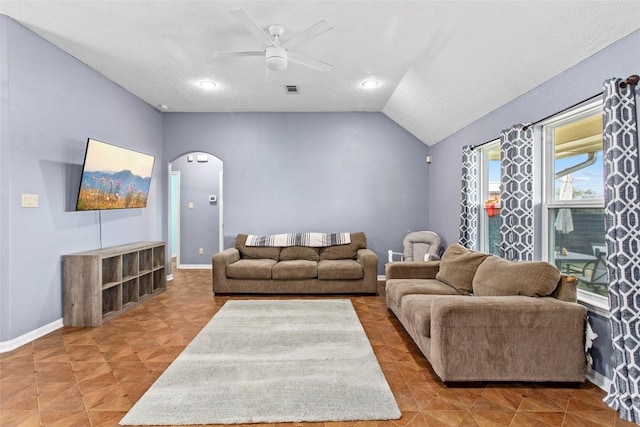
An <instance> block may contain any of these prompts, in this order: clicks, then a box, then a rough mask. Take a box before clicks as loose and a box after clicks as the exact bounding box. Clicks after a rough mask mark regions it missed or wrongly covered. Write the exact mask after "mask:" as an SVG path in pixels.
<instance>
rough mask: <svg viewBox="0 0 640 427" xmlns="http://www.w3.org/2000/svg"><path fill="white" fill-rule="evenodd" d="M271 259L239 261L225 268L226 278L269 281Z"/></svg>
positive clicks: (272, 263) (273, 261)
mask: <svg viewBox="0 0 640 427" xmlns="http://www.w3.org/2000/svg"><path fill="white" fill-rule="evenodd" d="M276 262H277V261H275V260H273V259H241V260H239V261H236V262H234V263H231V264H229V265H228V266H227V277H230V278H232V279H271V268H273V266H274V265H275V264H276Z"/></svg>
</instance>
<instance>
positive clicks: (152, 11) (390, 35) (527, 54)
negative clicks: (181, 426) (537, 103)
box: [0, 0, 640, 145]
mask: <svg viewBox="0 0 640 427" xmlns="http://www.w3.org/2000/svg"><path fill="white" fill-rule="evenodd" d="M236 8H243V9H244V11H245V12H246V13H247V14H248V15H249V16H250V17H251V18H252V19H253V20H254V21H255V22H256V23H257V24H258V25H259V26H260V27H261V28H262V29H263V30H264V31H268V27H269V26H270V25H272V24H279V25H281V26H282V27H283V28H284V31H285V32H284V34H283V36H282V39H283V40H285V39H286V38H288V37H290V36H292V35H295V34H296V33H298V32H300V31H303V30H305V29H306V28H308V27H310V26H311V25H313V24H315V23H316V22H318V21H320V20H326V21H327V22H328V23H329V24H330V25H331V26H332V27H333V29H332V30H330V31H328V32H326V33H324V34H321V35H319V36H318V37H314V38H311V39H309V40H306V41H305V42H303V43H300V44H298V45H296V46H295V47H293V48H291V50H292V51H296V52H298V53H299V54H302V55H304V56H307V57H311V58H313V59H317V60H320V61H322V62H326V63H329V64H332V65H333V66H334V67H333V69H332V70H331V71H317V70H314V69H310V68H306V67H303V66H300V65H298V64H296V63H291V62H290V63H289V65H288V67H287V69H286V70H285V71H279V72H272V73H271V74H272V75H271V77H270V78H271V80H272V81H269V82H265V79H264V76H265V63H264V57H257V56H256V57H226V56H225V57H217V56H216V55H214V53H215V52H220V51H239V50H254V51H255V50H264V49H265V47H266V46H267V45H266V44H265V41H266V40H264V39H263V40H261V39H260V38H258V37H256V36H255V35H254V34H252V33H251V32H250V31H248V30H247V27H246V26H244V25H243V24H242V23H241V22H240V21H239V20H238V19H236V17H235V16H234V15H232V14H231V13H230V10H232V9H236ZM0 13H3V14H5V15H8V16H10V17H12V18H13V19H15V20H16V21H18V22H20V23H22V24H23V25H25V26H26V27H28V28H30V29H31V30H33V31H34V32H36V33H37V34H39V35H41V36H42V37H44V38H45V39H47V40H49V41H50V42H51V43H53V44H54V45H56V46H58V47H60V48H61V49H63V50H64V51H66V52H68V53H69V54H71V55H73V56H74V57H76V58H77V59H79V60H80V61H82V62H84V63H86V64H87V65H88V66H90V67H92V68H93V69H95V70H96V71H98V72H99V73H101V74H103V75H105V76H106V77H108V78H109V79H111V80H113V81H114V82H116V83H118V84H119V85H120V86H122V87H124V88H125V89H127V90H128V91H130V92H131V93H133V94H135V95H136V96H138V97H140V98H141V99H143V100H144V101H146V102H148V103H149V104H150V105H152V106H154V107H156V108H159V109H160V106H161V105H164V106H166V111H169V112H176V111H181V112H244V111H251V112H260V111H276V112H285V111H286V112H291V111H293V112H295V111H320V112H328V111H377V112H379V111H381V112H383V113H384V114H386V115H387V116H388V117H390V118H391V119H392V120H394V121H396V122H397V123H398V124H399V125H401V126H402V127H404V128H405V129H407V130H408V131H409V132H411V133H412V134H414V135H415V136H416V137H418V138H419V139H420V140H421V141H423V142H424V143H425V144H427V145H431V144H434V143H436V142H438V141H440V140H442V139H443V138H445V137H447V136H449V135H451V134H452V133H454V132H456V131H457V130H459V129H461V128H462V127H464V126H466V125H467V124H469V123H471V122H473V121H475V120H477V119H479V118H480V117H482V116H484V115H485V114H487V113H489V112H490V111H492V110H494V109H496V108H498V107H500V106H501V105H504V104H505V103H507V102H509V101H510V100H512V99H514V98H516V97H518V96H520V95H522V94H523V93H525V92H527V91H529V90H531V89H533V88H535V87H536V86H538V85H540V84H541V83H543V82H545V81H546V80H548V79H550V78H552V77H553V76H555V75H557V74H559V73H561V72H563V71H564V70H566V69H568V68H570V67H572V66H573V65H575V64H577V63H578V62H580V61H582V60H584V59H585V58H587V57H589V56H590V55H592V54H594V53H596V52H597V51H599V50H601V49H603V48H605V47H606V46H608V45H610V44H611V43H613V42H615V41H617V40H619V39H621V38H622V37H624V36H626V35H628V34H630V33H631V32H633V31H635V30H637V29H639V28H640V18H639V17H640V1H487V2H485V1H186V0H180V1H171V0H151V1H132V0H120V1H104V0H92V1H86V0H85V1H58V0H45V1H25V0H19V1H13V0H2V1H1V2H0ZM44 72H46V70H45V71H44ZM366 79H375V80H377V81H378V82H379V85H378V86H377V87H376V88H373V89H366V88H364V87H363V86H362V82H363V81H364V80H366ZM203 80H209V81H213V82H215V84H216V87H215V88H214V89H205V88H203V87H201V86H200V84H199V83H200V82H201V81H203ZM285 85H296V86H297V87H298V93H296V94H288V93H287V92H286V91H285V88H284V87H285Z"/></svg>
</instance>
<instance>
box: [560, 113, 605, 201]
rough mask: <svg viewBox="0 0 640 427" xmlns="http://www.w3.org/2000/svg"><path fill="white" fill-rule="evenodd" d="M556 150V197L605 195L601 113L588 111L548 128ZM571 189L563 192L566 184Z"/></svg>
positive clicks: (578, 197)
mask: <svg viewBox="0 0 640 427" xmlns="http://www.w3.org/2000/svg"><path fill="white" fill-rule="evenodd" d="M549 132H550V136H551V138H552V141H553V153H554V165H553V166H554V171H555V172H554V173H555V179H554V188H553V193H552V198H553V199H554V200H592V199H602V198H603V178H602V113H601V112H596V113H593V112H591V113H585V114H582V115H579V116H577V117H576V118H575V119H570V120H565V121H564V122H563V123H561V124H558V125H556V126H552V127H550V129H549ZM567 185H569V186H570V191H569V192H566V191H563V190H564V189H566V186H567Z"/></svg>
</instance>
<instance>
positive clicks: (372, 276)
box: [356, 248, 378, 294]
mask: <svg viewBox="0 0 640 427" xmlns="http://www.w3.org/2000/svg"><path fill="white" fill-rule="evenodd" d="M356 260H357V261H358V262H359V263H360V264H362V270H363V274H364V276H363V277H362V288H363V289H362V292H364V293H368V294H375V293H377V292H378V255H377V254H376V253H375V252H373V251H372V250H371V249H366V248H365V249H358V252H357V256H356Z"/></svg>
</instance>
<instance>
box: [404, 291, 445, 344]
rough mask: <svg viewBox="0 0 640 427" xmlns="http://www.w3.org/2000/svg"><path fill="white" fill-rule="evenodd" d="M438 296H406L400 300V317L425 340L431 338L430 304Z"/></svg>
mask: <svg viewBox="0 0 640 427" xmlns="http://www.w3.org/2000/svg"><path fill="white" fill-rule="evenodd" d="M439 297H440V296H439V295H407V296H405V297H404V298H403V299H402V316H403V317H404V318H405V319H407V320H408V321H409V322H410V323H411V325H412V326H413V329H414V330H415V331H416V332H417V333H419V334H420V335H423V336H425V337H427V338H431V302H432V301H433V300H434V298H439Z"/></svg>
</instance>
